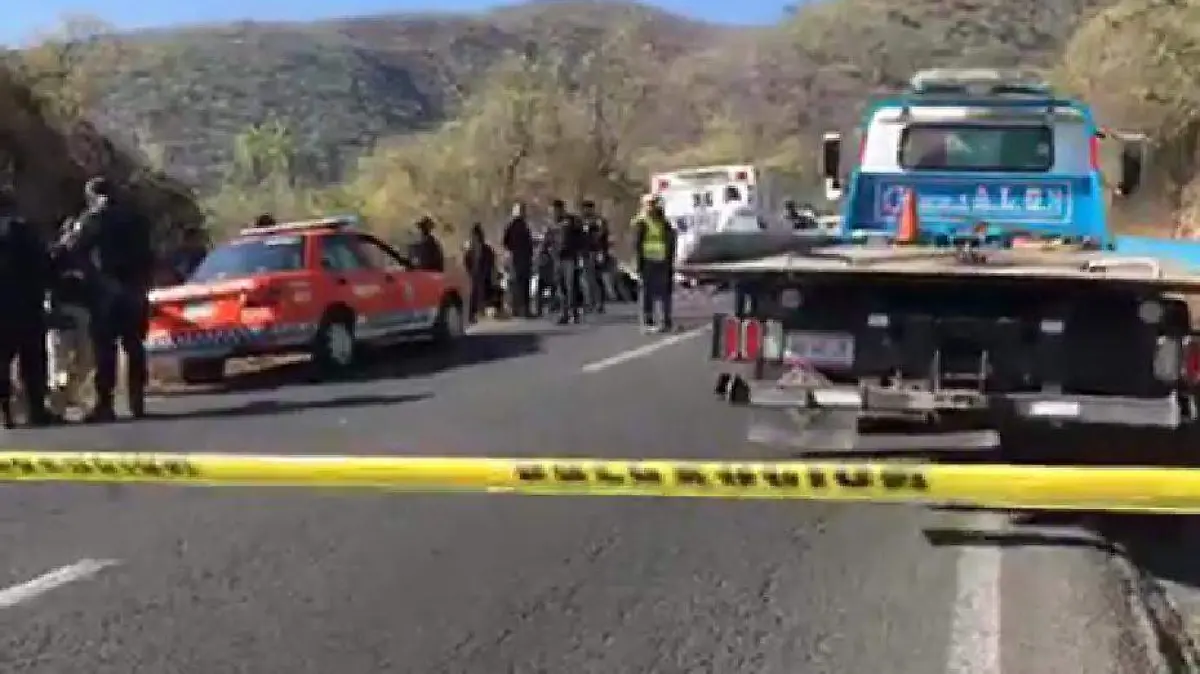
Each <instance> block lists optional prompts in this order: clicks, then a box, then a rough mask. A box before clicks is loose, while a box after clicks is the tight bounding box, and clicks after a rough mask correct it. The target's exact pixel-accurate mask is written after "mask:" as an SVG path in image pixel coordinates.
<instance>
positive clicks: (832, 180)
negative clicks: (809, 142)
mask: <svg viewBox="0 0 1200 674" xmlns="http://www.w3.org/2000/svg"><path fill="white" fill-rule="evenodd" d="M821 177H823V178H824V179H825V197H826V198H827V199H829V200H830V201H837V200H838V199H840V198H841V195H842V135H841V134H840V133H837V132H836V131H831V132H829V133H826V134H825V135H824V137H822V138H821Z"/></svg>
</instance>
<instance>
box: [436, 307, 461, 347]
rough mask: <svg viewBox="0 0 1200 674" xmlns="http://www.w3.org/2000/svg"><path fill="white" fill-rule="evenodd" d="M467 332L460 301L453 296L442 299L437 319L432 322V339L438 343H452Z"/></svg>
mask: <svg viewBox="0 0 1200 674" xmlns="http://www.w3.org/2000/svg"><path fill="white" fill-rule="evenodd" d="M466 333H467V328H466V321H465V319H464V318H463V310H462V303H461V302H459V301H458V300H457V299H455V298H454V297H447V298H445V299H443V300H442V306H441V307H439V308H438V315H437V320H436V321H434V324H433V340H434V341H435V342H437V343H438V344H453V343H454V342H457V341H458V340H459V339H461V338H462V337H463V335H465V334H466Z"/></svg>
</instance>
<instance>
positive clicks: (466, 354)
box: [160, 332, 542, 396]
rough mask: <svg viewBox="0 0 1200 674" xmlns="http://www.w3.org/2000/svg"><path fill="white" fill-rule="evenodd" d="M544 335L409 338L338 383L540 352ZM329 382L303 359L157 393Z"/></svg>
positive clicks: (370, 356)
mask: <svg viewBox="0 0 1200 674" xmlns="http://www.w3.org/2000/svg"><path fill="white" fill-rule="evenodd" d="M541 341H542V336H541V335H538V334H534V333H532V332H503V333H483V334H473V335H468V336H466V337H463V338H462V340H461V341H460V342H459V343H458V344H456V345H454V346H453V347H448V348H447V347H444V346H441V345H436V344H431V343H421V342H412V343H407V344H402V345H398V346H395V347H389V348H387V349H380V350H377V351H370V352H367V353H365V354H363V357H362V362H361V365H360V367H359V368H358V369H356V370H355V371H353V372H350V373H348V374H346V375H344V376H341V377H339V378H338V379H337V380H336V381H338V382H343V383H345V382H368V381H379V380H386V379H401V378H405V377H420V376H428V375H432V374H437V373H439V372H445V371H448V370H454V369H458V368H463V367H470V366H472V365H479V364H482V363H489V362H495V361H501V360H508V359H511V358H519V357H521V356H527V355H531V354H535V353H539V352H540V351H541V348H542V346H541ZM326 381H329V380H327V379H323V378H322V377H320V376H319V375H318V372H317V371H316V369H315V368H314V367H313V365H312V363H311V362H309V361H308V360H307V359H305V360H299V361H293V362H289V363H285V364H281V365H276V366H274V367H265V368H263V369H258V370H251V371H247V372H241V373H237V374H232V375H229V376H227V377H226V379H225V381H223V382H222V383H220V384H216V385H211V386H192V387H187V388H184V389H181V390H178V391H171V392H163V393H162V394H160V395H167V396H180V395H189V394H196V393H219V392H225V393H231V392H247V391H262V390H270V389H277V388H282V387H285V386H295V385H301V384H317V383H323V382H326Z"/></svg>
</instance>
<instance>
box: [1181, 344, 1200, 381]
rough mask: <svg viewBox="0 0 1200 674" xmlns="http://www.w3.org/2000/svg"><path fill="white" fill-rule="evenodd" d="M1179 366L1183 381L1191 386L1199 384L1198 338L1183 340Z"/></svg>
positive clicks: (1199, 347) (1199, 350)
mask: <svg viewBox="0 0 1200 674" xmlns="http://www.w3.org/2000/svg"><path fill="white" fill-rule="evenodd" d="M1181 365H1182V367H1181V368H1180V369H1181V371H1182V372H1181V373H1182V375H1183V381H1184V382H1185V383H1187V384H1190V385H1193V386H1195V385H1197V384H1200V337H1194V336H1193V337H1184V338H1183V358H1182V364H1181Z"/></svg>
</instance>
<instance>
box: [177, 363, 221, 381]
mask: <svg viewBox="0 0 1200 674" xmlns="http://www.w3.org/2000/svg"><path fill="white" fill-rule="evenodd" d="M179 378H180V379H182V380H183V383H185V384H193V385H196V384H216V383H219V382H220V381H221V380H223V379H225V359H224V358H185V359H183V360H181V361H179Z"/></svg>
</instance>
